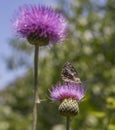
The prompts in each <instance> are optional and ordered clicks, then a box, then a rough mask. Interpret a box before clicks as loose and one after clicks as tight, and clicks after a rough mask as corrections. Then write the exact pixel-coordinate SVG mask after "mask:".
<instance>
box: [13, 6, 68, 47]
mask: <svg viewBox="0 0 115 130" xmlns="http://www.w3.org/2000/svg"><path fill="white" fill-rule="evenodd" d="M12 22H13V26H14V30H15V31H16V33H17V34H18V35H19V36H20V37H23V38H27V40H28V41H29V43H30V44H34V45H36V44H37V45H39V46H43V45H47V44H50V43H62V42H63V40H64V39H65V37H66V35H67V20H66V18H65V17H64V16H63V15H62V14H61V13H59V12H56V11H54V10H53V9H52V8H50V7H45V6H41V5H31V4H30V5H24V6H21V7H20V8H19V10H18V12H17V13H16V14H15V15H14V18H13V19H12Z"/></svg>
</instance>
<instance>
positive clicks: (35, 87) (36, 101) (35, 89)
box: [32, 45, 40, 130]
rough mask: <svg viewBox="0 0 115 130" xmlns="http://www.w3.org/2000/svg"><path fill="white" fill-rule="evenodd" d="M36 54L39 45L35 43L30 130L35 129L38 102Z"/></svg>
mask: <svg viewBox="0 0 115 130" xmlns="http://www.w3.org/2000/svg"><path fill="white" fill-rule="evenodd" d="M38 54H39V46H38V45H35V54H34V106H33V124H32V130H36V128H37V113H38V112H37V109H38V103H40V100H39V96H38Z"/></svg>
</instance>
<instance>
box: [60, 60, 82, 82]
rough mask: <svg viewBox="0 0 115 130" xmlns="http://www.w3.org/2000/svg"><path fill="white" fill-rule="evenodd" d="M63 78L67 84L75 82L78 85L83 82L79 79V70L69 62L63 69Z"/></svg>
mask: <svg viewBox="0 0 115 130" xmlns="http://www.w3.org/2000/svg"><path fill="white" fill-rule="evenodd" d="M61 76H62V80H63V81H64V82H66V83H68V82H73V83H76V84H81V80H80V78H79V75H78V72H77V70H76V69H75V68H74V66H73V65H72V64H71V63H69V62H66V63H65V64H64V66H63V68H62V72H61Z"/></svg>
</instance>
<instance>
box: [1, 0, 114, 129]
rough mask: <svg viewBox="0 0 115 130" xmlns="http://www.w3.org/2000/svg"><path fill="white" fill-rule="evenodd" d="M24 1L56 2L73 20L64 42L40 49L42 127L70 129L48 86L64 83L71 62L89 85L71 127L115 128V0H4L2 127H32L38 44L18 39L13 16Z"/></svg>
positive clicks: (40, 118) (40, 116) (69, 20)
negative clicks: (63, 74) (63, 72)
mask: <svg viewBox="0 0 115 130" xmlns="http://www.w3.org/2000/svg"><path fill="white" fill-rule="evenodd" d="M24 3H35V4H44V5H47V6H48V5H49V6H52V7H53V8H55V9H57V10H60V11H61V12H62V13H63V14H64V15H65V16H66V17H67V19H68V22H69V32H68V37H67V39H66V40H65V41H64V44H61V45H55V46H51V47H41V48H40V59H39V67H40V68H39V88H40V89H39V94H40V97H41V99H43V101H42V102H41V104H40V106H39V113H38V130H64V129H65V128H64V124H65V118H64V117H62V116H60V115H59V113H58V110H57V108H58V103H53V102H52V101H51V100H50V94H49V91H48V89H51V87H52V86H54V85H55V84H56V83H57V82H58V81H60V82H61V76H60V73H61V69H62V66H63V64H64V63H65V62H66V61H69V62H71V63H72V64H73V65H74V66H75V68H76V69H77V70H78V73H79V75H80V78H81V80H82V82H83V83H84V86H85V89H86V90H87V93H86V96H85V98H84V100H83V102H81V103H80V106H79V107H80V113H79V114H78V115H77V116H76V117H74V118H72V119H71V130H115V0H98V1H96V0H43V1H40V0H30V1H26V0H23V1H20V0H17V1H15V0H12V1H6V0H4V1H3V0H1V2H0V10H1V11H0V16H1V20H0V21H1V23H2V24H1V29H0V33H1V34H0V45H1V47H0V77H1V81H0V82H1V83H0V88H1V89H0V130H31V122H32V105H33V53H34V50H33V49H34V47H33V46H32V45H29V44H28V43H27V41H26V40H24V39H19V38H16V36H15V35H14V34H13V31H12V23H11V21H10V19H11V18H12V16H13V13H14V11H15V10H16V9H17V8H18V7H19V6H20V5H23V4H24Z"/></svg>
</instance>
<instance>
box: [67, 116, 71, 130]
mask: <svg viewBox="0 0 115 130" xmlns="http://www.w3.org/2000/svg"><path fill="white" fill-rule="evenodd" d="M69 127H70V117H69V116H67V117H66V130H69Z"/></svg>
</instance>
